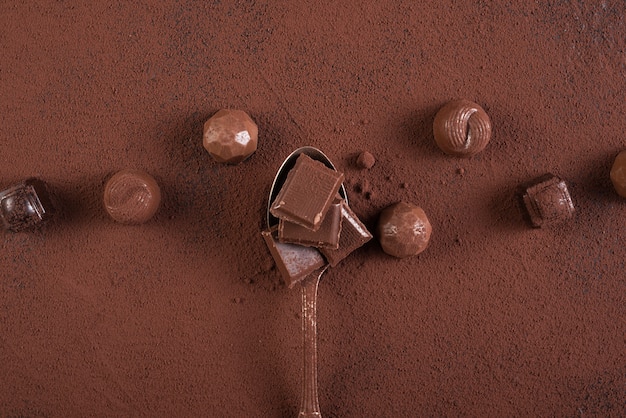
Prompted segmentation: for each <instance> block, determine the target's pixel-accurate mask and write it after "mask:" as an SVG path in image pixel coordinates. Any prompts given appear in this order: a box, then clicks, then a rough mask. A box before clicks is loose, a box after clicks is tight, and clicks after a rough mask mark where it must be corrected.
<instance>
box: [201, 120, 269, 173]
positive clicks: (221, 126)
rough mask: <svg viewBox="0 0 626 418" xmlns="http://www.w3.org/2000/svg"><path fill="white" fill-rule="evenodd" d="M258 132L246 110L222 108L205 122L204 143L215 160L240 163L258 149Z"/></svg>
mask: <svg viewBox="0 0 626 418" xmlns="http://www.w3.org/2000/svg"><path fill="white" fill-rule="evenodd" d="M258 133H259V130H258V127H257V125H256V123H254V121H253V120H252V119H251V118H250V116H248V114H247V113H246V112H244V111H242V110H231V109H222V110H220V111H219V112H217V113H216V114H215V115H213V116H212V117H211V118H210V119H209V120H207V121H206V122H205V124H204V135H203V138H202V143H203V145H204V148H205V149H206V150H207V151H208V152H209V154H211V156H212V157H213V158H214V159H215V161H217V162H219V163H227V164H238V163H240V162H242V161H243V160H245V159H246V158H248V157H249V156H250V155H252V153H253V152H254V151H256V147H257V141H258Z"/></svg>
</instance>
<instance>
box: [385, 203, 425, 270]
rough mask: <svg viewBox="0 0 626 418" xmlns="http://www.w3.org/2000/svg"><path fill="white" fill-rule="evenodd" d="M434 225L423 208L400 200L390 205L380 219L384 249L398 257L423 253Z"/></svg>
mask: <svg viewBox="0 0 626 418" xmlns="http://www.w3.org/2000/svg"><path fill="white" fill-rule="evenodd" d="M431 232H432V227H431V225H430V222H429V221H428V218H427V217H426V214H425V213H424V211H423V210H422V208H420V207H418V206H415V205H413V204H410V203H405V202H399V203H396V204H394V205H391V206H389V207H388V208H386V209H385V210H383V211H382V213H381V214H380V219H379V220H378V230H377V233H378V239H379V241H380V245H381V246H382V247H383V251H384V252H386V253H387V254H389V255H392V256H394V257H398V258H404V257H409V256H411V255H416V254H419V253H421V252H422V251H424V250H425V249H426V247H427V246H428V242H429V240H430V234H431Z"/></svg>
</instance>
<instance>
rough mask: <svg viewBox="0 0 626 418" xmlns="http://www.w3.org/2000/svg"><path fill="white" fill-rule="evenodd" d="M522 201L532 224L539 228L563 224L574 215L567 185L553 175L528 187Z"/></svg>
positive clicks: (546, 176) (544, 177)
mask: <svg viewBox="0 0 626 418" xmlns="http://www.w3.org/2000/svg"><path fill="white" fill-rule="evenodd" d="M522 201H523V203H524V207H525V208H526V212H527V214H528V217H529V219H530V222H531V224H532V225H533V226H534V227H537V228H540V227H542V226H544V225H549V224H557V223H560V222H563V221H565V220H567V219H570V218H571V217H572V216H573V215H574V204H573V203H572V198H571V197H570V194H569V191H568V190H567V185H566V184H565V182H564V181H563V180H561V179H560V178H558V177H556V176H553V175H551V174H548V175H545V176H543V177H541V178H540V179H538V180H537V181H536V182H535V183H533V184H531V185H530V186H529V187H527V188H526V191H525V192H524V194H523V195H522Z"/></svg>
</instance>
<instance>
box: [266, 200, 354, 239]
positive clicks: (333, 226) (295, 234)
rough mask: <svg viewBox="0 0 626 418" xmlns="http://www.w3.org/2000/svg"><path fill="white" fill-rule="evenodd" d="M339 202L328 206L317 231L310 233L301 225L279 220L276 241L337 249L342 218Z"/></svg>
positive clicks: (310, 231)
mask: <svg viewBox="0 0 626 418" xmlns="http://www.w3.org/2000/svg"><path fill="white" fill-rule="evenodd" d="M341 202H342V201H341V200H339V201H335V202H333V203H332V204H331V205H330V208H329V209H328V211H327V212H326V216H325V217H324V220H323V221H322V224H321V225H320V227H319V229H318V230H317V231H312V230H310V229H309V228H305V227H303V226H302V225H298V224H296V223H293V222H290V221H286V220H284V219H281V220H280V222H279V224H278V239H279V240H280V242H285V243H291V244H299V245H304V246H307V247H318V248H322V247H324V248H332V249H337V248H339V234H340V233H341V218H342V216H341Z"/></svg>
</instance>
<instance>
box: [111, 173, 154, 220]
mask: <svg viewBox="0 0 626 418" xmlns="http://www.w3.org/2000/svg"><path fill="white" fill-rule="evenodd" d="M160 203H161V189H159V185H158V184H157V182H156V181H155V180H154V178H153V177H152V176H151V175H150V174H148V173H146V172H144V171H141V170H130V169H128V170H122V171H119V172H117V173H116V174H114V175H113V176H112V177H111V178H110V179H109V181H107V183H106V185H105V186H104V207H105V209H106V211H107V212H108V214H109V215H110V216H111V218H113V219H114V220H116V221H117V222H121V223H124V224H141V223H144V222H146V221H148V220H149V219H150V218H152V217H153V216H154V214H155V213H156V211H157V210H158V208H159V204H160Z"/></svg>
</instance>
